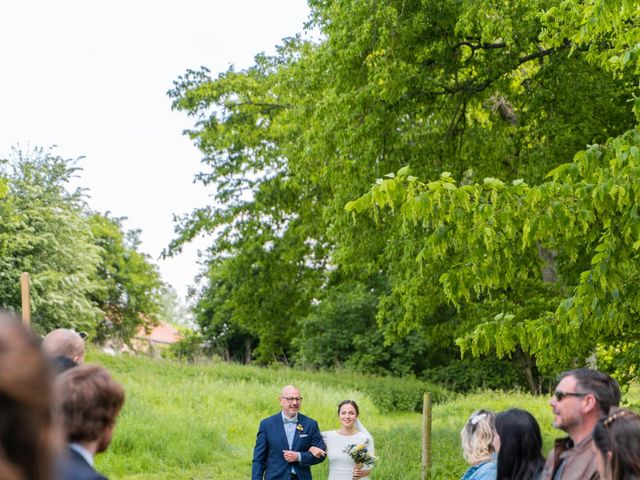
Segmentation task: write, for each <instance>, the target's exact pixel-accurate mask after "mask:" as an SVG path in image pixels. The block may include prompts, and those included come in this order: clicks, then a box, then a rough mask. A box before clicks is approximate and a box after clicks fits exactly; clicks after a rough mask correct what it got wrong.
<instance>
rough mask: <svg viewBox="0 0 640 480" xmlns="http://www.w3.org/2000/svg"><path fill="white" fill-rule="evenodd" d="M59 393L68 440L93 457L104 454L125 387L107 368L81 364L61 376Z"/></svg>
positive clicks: (109, 441)
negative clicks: (93, 455) (87, 451)
mask: <svg viewBox="0 0 640 480" xmlns="http://www.w3.org/2000/svg"><path fill="white" fill-rule="evenodd" d="M56 393H57V399H58V403H59V408H60V415H61V419H62V424H63V430H64V433H65V436H66V439H67V441H68V442H71V443H78V444H80V445H82V446H83V447H84V448H86V449H87V450H89V451H90V452H91V453H93V454H95V453H100V452H103V451H105V450H106V449H107V447H108V446H109V444H110V443H111V438H112V436H113V429H114V426H115V422H116V417H117V416H118V413H119V412H120V409H121V408H122V405H123V404H124V389H123V388H122V386H121V385H120V384H119V383H118V382H116V381H115V380H114V379H113V378H112V377H111V375H110V374H109V372H108V371H107V370H106V369H105V368H103V367H101V366H99V365H80V366H78V367H75V368H72V369H70V370H67V371H66V372H64V373H62V374H61V375H60V376H58V379H57V380H56Z"/></svg>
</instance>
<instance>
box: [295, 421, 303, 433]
mask: <svg viewBox="0 0 640 480" xmlns="http://www.w3.org/2000/svg"><path fill="white" fill-rule="evenodd" d="M296 430H298V431H299V432H302V431H303V430H304V427H303V426H302V425H301V424H300V423H299V424H298V426H297V427H296Z"/></svg>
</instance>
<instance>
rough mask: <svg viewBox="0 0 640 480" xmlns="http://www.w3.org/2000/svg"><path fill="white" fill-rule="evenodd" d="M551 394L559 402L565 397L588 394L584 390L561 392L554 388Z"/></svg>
mask: <svg viewBox="0 0 640 480" xmlns="http://www.w3.org/2000/svg"><path fill="white" fill-rule="evenodd" d="M553 395H554V396H555V397H556V400H557V401H559V402H561V401H562V400H563V399H564V398H565V397H586V396H587V395H589V394H588V393H586V392H562V391H560V390H556V391H555V392H553Z"/></svg>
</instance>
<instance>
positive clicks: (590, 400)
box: [582, 393, 600, 415]
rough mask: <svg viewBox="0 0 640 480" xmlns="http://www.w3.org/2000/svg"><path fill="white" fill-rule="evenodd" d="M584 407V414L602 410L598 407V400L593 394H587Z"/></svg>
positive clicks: (583, 403)
mask: <svg viewBox="0 0 640 480" xmlns="http://www.w3.org/2000/svg"><path fill="white" fill-rule="evenodd" d="M582 405H583V406H582V409H583V411H584V413H590V412H592V411H597V410H598V409H599V408H600V407H599V406H598V400H597V399H596V396H595V395H594V394H593V393H589V394H587V396H585V397H584V400H583V402H582ZM598 415H599V412H598Z"/></svg>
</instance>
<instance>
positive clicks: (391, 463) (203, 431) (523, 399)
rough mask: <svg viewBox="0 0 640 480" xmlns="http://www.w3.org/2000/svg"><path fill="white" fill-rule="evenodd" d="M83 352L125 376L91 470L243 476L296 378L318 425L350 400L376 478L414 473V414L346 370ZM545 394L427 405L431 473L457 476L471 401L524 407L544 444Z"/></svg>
mask: <svg viewBox="0 0 640 480" xmlns="http://www.w3.org/2000/svg"><path fill="white" fill-rule="evenodd" d="M90 361H93V362H96V363H101V364H103V365H105V366H106V367H107V368H109V370H110V371H111V372H112V373H113V374H114V376H115V377H116V378H117V379H118V380H119V381H120V382H122V383H123V384H124V386H125V389H126V392H127V400H126V403H125V407H124V409H123V412H122V414H121V416H120V418H119V421H118V424H117V427H116V432H115V437H114V441H113V443H112V445H111V447H110V448H109V450H108V451H107V452H105V453H104V454H101V455H99V456H98V458H97V465H98V469H99V470H101V471H103V472H104V473H106V474H107V475H108V476H109V477H110V478H111V479H112V480H118V479H126V480H134V479H136V480H138V479H139V480H142V479H145V480H146V479H149V480H161V479H162V480H164V479H167V480H168V479H172V480H173V479H216V480H218V479H220V480H241V479H243V480H244V479H248V478H250V472H251V458H252V452H253V445H254V442H255V434H256V430H257V427H258V423H259V421H260V420H261V419H262V418H264V417H266V416H268V415H272V414H273V413H276V412H277V411H278V410H279V403H278V399H277V397H278V395H279V392H280V389H281V387H282V386H284V385H286V384H289V383H293V384H295V385H297V386H298V387H299V388H300V390H301V393H302V395H303V397H304V401H303V407H302V411H303V412H304V413H305V414H307V415H309V416H311V417H313V418H315V419H316V420H318V422H319V424H320V427H321V428H322V429H323V430H333V429H337V428H339V424H338V420H337V412H336V409H337V404H338V403H339V402H340V401H341V400H344V399H347V398H349V399H354V400H356V401H357V402H358V404H359V405H360V413H361V420H362V421H363V423H364V424H365V425H366V426H367V428H368V429H369V430H370V432H371V433H372V435H373V436H374V439H375V446H376V454H377V455H378V456H379V458H380V460H379V463H378V465H376V467H375V469H374V473H373V474H372V477H371V478H373V479H379V480H395V479H418V478H420V459H421V451H420V445H421V415H420V414H418V413H413V412H394V411H386V407H385V408H380V407H379V406H377V404H376V403H375V402H374V400H373V399H372V397H371V396H370V395H368V394H365V393H363V392H362V391H360V390H358V389H356V388H354V385H353V384H354V383H357V382H351V381H348V378H349V377H348V376H346V377H342V379H340V378H338V379H336V377H333V378H332V377H331V376H330V374H327V373H323V374H318V375H315V374H312V373H309V372H297V371H294V370H290V369H274V370H269V369H259V368H254V367H243V366H239V365H229V364H223V363H216V364H209V365H185V364H180V363H177V362H172V361H168V360H151V359H148V358H143V357H128V356H121V357H115V358H112V357H108V356H104V355H102V354H98V353H96V352H92V353H91V354H90ZM546 402H547V399H545V398H536V397H531V396H529V395H525V394H520V393H513V394H505V393H493V392H486V393H479V394H474V395H468V396H465V397H459V398H455V399H451V400H450V401H447V402H446V403H440V404H436V405H435V406H434V411H433V470H432V472H433V474H432V478H433V479H443V480H446V479H458V478H460V476H461V474H462V473H463V472H464V470H465V468H466V465H465V464H464V460H463V459H462V453H461V450H460V446H459V444H460V440H459V431H460V429H461V428H462V426H463V425H464V422H465V421H466V418H467V417H468V416H469V414H470V413H471V411H473V410H475V409H477V408H489V409H493V410H502V409H505V408H508V407H512V406H517V407H520V408H525V409H527V410H529V411H531V412H532V413H533V414H534V415H535V416H536V418H537V419H538V421H539V422H540V425H541V427H542V430H543V435H544V438H545V442H546V445H547V446H549V445H550V443H551V439H552V438H553V436H554V435H556V434H557V432H554V431H553V429H552V427H551V420H552V417H551V413H550V409H549V407H548V406H547V405H546ZM327 469H328V465H327V462H324V463H323V464H321V465H319V466H316V467H313V474H314V478H316V479H318V480H322V479H326V478H327Z"/></svg>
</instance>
